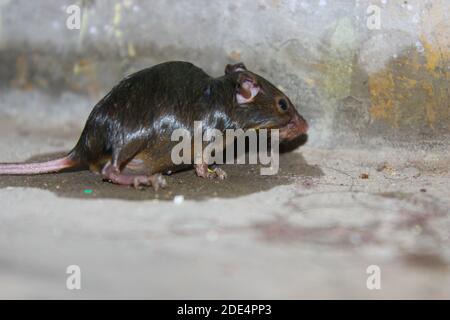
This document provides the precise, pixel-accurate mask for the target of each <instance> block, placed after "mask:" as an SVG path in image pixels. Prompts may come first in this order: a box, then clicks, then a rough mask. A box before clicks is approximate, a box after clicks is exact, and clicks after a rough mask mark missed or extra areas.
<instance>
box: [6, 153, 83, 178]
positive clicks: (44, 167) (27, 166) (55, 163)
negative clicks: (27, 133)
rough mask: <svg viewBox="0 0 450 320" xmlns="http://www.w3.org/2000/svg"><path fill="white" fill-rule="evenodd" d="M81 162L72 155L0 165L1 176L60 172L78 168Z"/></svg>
mask: <svg viewBox="0 0 450 320" xmlns="http://www.w3.org/2000/svg"><path fill="white" fill-rule="evenodd" d="M78 165H79V162H78V161H76V160H74V159H73V158H72V157H71V156H70V155H68V156H66V157H64V158H60V159H55V160H50V161H45V162H36V163H0V175H6V174H10V175H25V174H40V173H51V172H58V171H61V170H63V169H67V168H73V167H77V166H78Z"/></svg>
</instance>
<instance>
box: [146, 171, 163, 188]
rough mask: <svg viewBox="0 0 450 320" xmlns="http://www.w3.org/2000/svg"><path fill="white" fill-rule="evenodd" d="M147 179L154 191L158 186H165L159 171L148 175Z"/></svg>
mask: <svg viewBox="0 0 450 320" xmlns="http://www.w3.org/2000/svg"><path fill="white" fill-rule="evenodd" d="M148 181H149V182H150V183H151V185H152V186H153V189H155V191H158V190H159V188H163V189H164V188H165V187H167V181H166V179H165V178H164V177H163V176H162V174H160V173H157V174H154V175H152V176H150V177H148Z"/></svg>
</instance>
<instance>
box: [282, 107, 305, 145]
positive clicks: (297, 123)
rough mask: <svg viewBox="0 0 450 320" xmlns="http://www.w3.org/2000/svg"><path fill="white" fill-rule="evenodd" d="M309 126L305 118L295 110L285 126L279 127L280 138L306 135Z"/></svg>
mask: <svg viewBox="0 0 450 320" xmlns="http://www.w3.org/2000/svg"><path fill="white" fill-rule="evenodd" d="M308 129H309V126H308V123H307V122H306V120H305V119H304V118H303V117H302V116H301V115H300V114H298V113H297V112H295V114H294V115H293V117H292V119H291V120H290V121H289V122H288V123H287V125H286V126H284V127H283V128H281V129H280V139H281V140H292V139H295V138H297V137H299V136H301V135H306V134H307V132H308Z"/></svg>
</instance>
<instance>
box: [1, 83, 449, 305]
mask: <svg viewBox="0 0 450 320" xmlns="http://www.w3.org/2000/svg"><path fill="white" fill-rule="evenodd" d="M61 104H64V108H61V107H60V105H61ZM90 108H91V105H90V104H89V103H87V101H84V100H82V99H81V98H79V97H76V96H71V95H65V96H62V97H59V98H57V99H55V98H50V97H46V96H43V95H40V94H38V93H36V92H25V93H23V92H15V91H10V92H8V93H5V94H2V96H1V98H0V150H2V153H1V157H0V161H1V162H7V161H22V160H27V159H30V158H32V157H35V156H38V155H42V154H52V153H55V152H61V151H65V150H69V149H70V148H71V147H72V146H73V144H74V143H75V142H76V139H77V138H78V134H79V130H80V129H81V126H82V124H83V123H84V120H85V118H86V116H87V114H88V113H89V110H90ZM313 130H314V128H312V131H313ZM448 150H449V149H448V145H446V144H443V143H441V144H436V143H435V144H431V143H430V144H429V145H428V146H425V147H421V148H418V147H417V148H412V147H411V145H405V146H402V147H396V148H394V147H392V146H391V147H388V146H385V147H378V148H369V147H368V148H358V149H352V148H351V147H350V146H349V145H348V144H347V145H345V146H339V145H338V144H336V147H335V149H334V150H332V149H325V148H323V147H320V146H318V145H306V146H304V147H301V148H300V149H299V150H297V151H295V152H293V153H289V154H285V155H283V156H282V157H281V158H280V162H281V171H280V175H278V176H276V177H261V176H259V175H258V174H257V171H256V173H255V172H254V171H255V168H254V167H250V166H225V169H226V170H227V171H228V173H229V179H228V180H227V181H226V182H224V183H219V182H211V181H203V180H199V179H198V178H196V177H195V176H194V174H193V172H192V171H190V172H184V173H180V174H174V175H172V176H171V177H169V188H168V189H167V190H165V191H161V192H159V193H158V196H156V195H155V192H154V191H153V190H151V189H146V190H143V191H139V190H134V189H131V188H123V187H119V186H114V185H111V184H108V183H102V182H101V181H99V179H98V177H96V176H93V175H91V174H89V173H87V172H70V173H63V174H60V175H46V176H37V177H4V176H3V177H0V204H1V209H0V298H8V299H9V298H25V299H28V298H64V299H66V298H67V299H78V298H153V299H157V298H190V299H196V298H207V299H209V298H269V299H270V298H274V299H278V298H287V299H292V298H450V268H449V266H450V246H449V244H450V191H449V190H450V188H449V187H450V185H449V184H450V183H449V182H450V172H449V168H450V158H449V154H448ZM86 189H89V190H92V193H85V190H86ZM179 194H183V195H185V196H186V200H185V201H184V202H182V203H179V204H176V203H174V201H173V200H172V199H173V198H174V196H176V195H179ZM73 264H75V265H78V266H80V268H81V274H82V278H81V279H82V280H81V281H82V289H81V290H72V291H69V290H67V289H66V278H67V276H68V275H67V274H66V268H67V266H68V265H73ZM369 265H377V266H379V267H380V269H381V289H380V290H368V289H367V287H366V280H367V277H368V274H366V269H367V267H368V266H369Z"/></svg>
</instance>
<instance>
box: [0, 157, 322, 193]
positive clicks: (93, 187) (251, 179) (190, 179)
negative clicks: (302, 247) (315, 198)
mask: <svg viewBox="0 0 450 320" xmlns="http://www.w3.org/2000/svg"><path fill="white" fill-rule="evenodd" d="M58 156H61V154H52V155H46V156H42V157H35V158H33V159H30V161H38V160H39V161H41V160H48V159H51V158H55V157H58ZM222 168H223V169H224V170H225V171H226V172H227V174H228V178H227V179H226V180H205V179H202V178H199V177H197V176H196V175H195V173H194V170H187V171H183V172H179V173H175V174H172V175H170V176H166V179H167V183H168V187H167V188H166V189H163V190H158V191H157V192H156V191H154V190H153V189H152V188H151V187H150V188H143V189H140V190H137V189H134V188H132V187H124V186H118V185H114V184H112V183H108V182H104V181H102V178H101V177H100V176H99V175H96V174H93V173H91V172H89V171H74V172H63V173H55V174H45V175H35V176H2V177H0V188H7V187H27V188H39V189H44V190H49V191H52V192H54V193H55V194H57V195H58V196H61V197H68V198H83V199H95V198H97V199H98V198H108V199H125V200H152V199H160V200H172V199H173V198H174V197H175V196H176V195H183V196H184V198H185V199H194V200H202V199H208V198H235V197H239V196H245V195H249V194H252V193H256V192H260V191H266V190H269V189H272V188H274V187H276V186H279V185H287V184H291V183H292V182H293V180H294V179H293V178H295V177H299V176H301V177H303V176H309V177H311V176H321V175H323V172H322V170H321V169H320V168H319V167H318V166H316V165H309V164H308V163H306V161H305V159H304V158H303V156H302V155H301V153H299V152H290V153H284V154H281V155H280V169H279V171H278V173H277V174H276V175H272V176H262V175H260V168H261V167H260V166H259V165H223V166H222Z"/></svg>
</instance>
